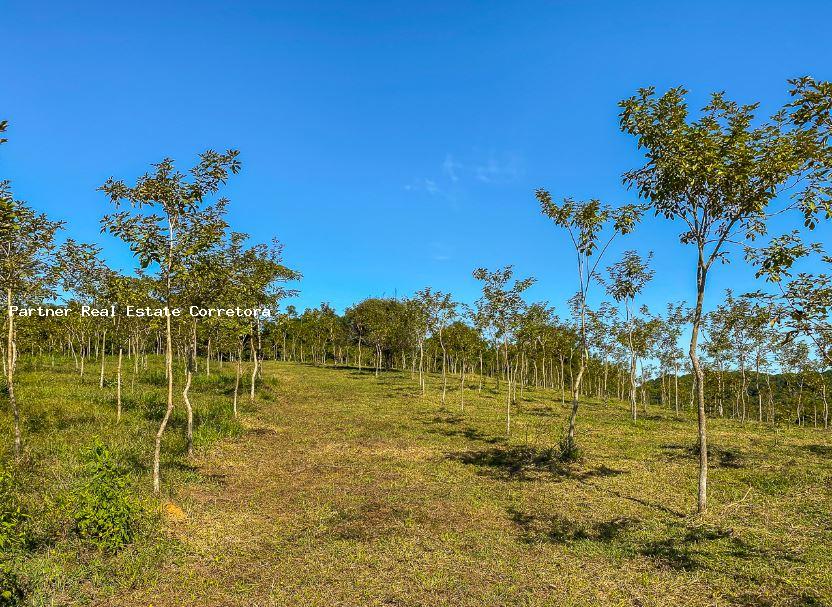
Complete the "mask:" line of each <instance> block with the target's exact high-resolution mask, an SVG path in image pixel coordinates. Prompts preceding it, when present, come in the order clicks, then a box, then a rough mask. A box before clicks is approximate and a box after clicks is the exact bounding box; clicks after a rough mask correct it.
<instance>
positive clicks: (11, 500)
mask: <svg viewBox="0 0 832 607" xmlns="http://www.w3.org/2000/svg"><path fill="white" fill-rule="evenodd" d="M19 495H20V491H19V487H18V484H17V482H16V480H15V477H14V475H13V474H12V472H11V471H10V470H8V469H4V468H0V553H7V552H10V551H13V550H16V549H18V548H20V547H21V546H23V545H24V544H25V543H26V540H27V523H28V520H29V516H28V514H27V513H26V512H25V510H24V508H23V506H22V505H21V503H20V498H19Z"/></svg>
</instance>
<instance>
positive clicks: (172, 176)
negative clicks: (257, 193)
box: [100, 150, 240, 493]
mask: <svg viewBox="0 0 832 607" xmlns="http://www.w3.org/2000/svg"><path fill="white" fill-rule="evenodd" d="M238 155H239V153H238V152H237V151H236V150H229V151H227V152H225V153H222V154H221V153H217V152H215V151H213V150H208V151H207V152H204V153H202V154H201V155H200V158H199V162H198V163H197V165H196V166H195V167H194V168H192V169H191V170H190V178H189V177H188V176H187V175H185V174H183V173H181V172H179V171H177V170H176V168H175V167H174V163H173V160H171V159H170V158H166V159H165V160H163V161H161V162H159V163H157V164H155V165H153V167H154V170H153V172H151V173H146V174H145V175H143V176H142V177H140V178H139V179H138V181H137V182H136V184H135V185H134V186H127V185H126V184H125V183H124V181H120V180H118V181H117V180H115V179H113V178H112V177H111V178H109V179H108V180H107V181H106V182H105V183H104V185H103V186H101V188H100V189H101V190H102V191H103V192H104V193H105V194H106V195H107V198H109V200H110V202H111V203H112V204H113V205H114V206H115V207H116V209H120V208H121V205H122V204H123V203H124V202H127V203H129V204H130V206H131V209H130V210H124V211H121V210H117V211H116V212H115V213H112V214H109V215H106V216H105V217H104V218H103V219H102V230H106V231H109V232H110V233H111V234H113V235H115V236H117V237H118V238H120V239H121V240H123V241H124V242H126V243H127V244H128V245H129V246H130V250H131V251H132V252H133V254H134V255H136V256H137V257H138V259H139V263H140V264H141V268H142V269H143V270H147V269H148V268H150V267H151V266H154V267H155V268H156V270H157V282H158V288H159V291H160V296H161V297H160V299H161V300H162V302H163V303H164V304H165V306H166V308H167V313H166V316H165V371H166V374H167V408H166V409H165V415H164V417H163V418H162V421H161V423H160V424H159V430H158V431H157V433H156V438H155V446H154V451H153V491H154V492H155V493H159V490H160V488H161V485H160V475H159V466H160V462H161V446H162V437H163V436H164V432H165V428H166V427H167V424H168V420H169V419H170V416H171V413H172V412H173V406H174V403H173V383H174V382H173V380H174V378H173V330H172V320H171V319H172V307H173V301H174V295H175V292H176V289H178V288H180V286H181V285H180V284H179V277H180V275H181V274H182V272H183V263H184V260H185V259H186V257H187V255H188V254H189V251H188V250H187V248H185V247H183V242H186V241H187V239H185V240H183V238H182V234H181V231H182V227H183V224H185V223H186V222H187V221H188V218H189V216H192V215H194V214H196V213H197V212H198V211H199V210H200V208H201V207H202V205H203V203H204V201H205V199H206V198H207V197H208V196H210V195H213V194H214V193H216V192H217V191H218V190H219V188H220V187H221V186H222V185H223V184H225V182H226V181H227V180H228V177H229V175H231V174H236V173H237V172H239V170H240V162H239V160H238V158H237V156H238ZM155 211H158V213H157V212H155Z"/></svg>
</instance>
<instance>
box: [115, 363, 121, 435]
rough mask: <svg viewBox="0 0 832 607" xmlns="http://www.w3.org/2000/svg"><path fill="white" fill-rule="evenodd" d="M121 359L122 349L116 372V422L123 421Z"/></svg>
mask: <svg viewBox="0 0 832 607" xmlns="http://www.w3.org/2000/svg"><path fill="white" fill-rule="evenodd" d="M121 359H122V349H121V348H119V349H118V368H117V370H116V422H120V421H121Z"/></svg>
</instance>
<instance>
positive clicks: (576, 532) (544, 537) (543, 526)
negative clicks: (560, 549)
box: [508, 508, 638, 544]
mask: <svg viewBox="0 0 832 607" xmlns="http://www.w3.org/2000/svg"><path fill="white" fill-rule="evenodd" d="M508 515H509V518H510V519H511V521H512V522H513V523H514V525H515V526H516V527H517V530H518V532H519V535H518V541H520V542H521V543H523V544H541V543H553V544H567V543H570V542H574V541H580V540H588V541H593V542H612V541H614V540H616V539H617V538H618V537H619V536H620V535H621V534H622V533H623V532H625V531H626V530H627V529H629V528H631V527H632V526H633V525H635V524H636V523H637V522H638V521H637V520H636V519H632V518H628V517H618V518H613V519H610V520H608V521H599V522H594V523H589V524H582V523H579V522H577V521H571V520H569V519H567V518H566V517H563V516H561V515H559V514H545V515H540V514H533V513H531V514H530V513H524V512H521V511H519V510H517V509H516V508H509V509H508Z"/></svg>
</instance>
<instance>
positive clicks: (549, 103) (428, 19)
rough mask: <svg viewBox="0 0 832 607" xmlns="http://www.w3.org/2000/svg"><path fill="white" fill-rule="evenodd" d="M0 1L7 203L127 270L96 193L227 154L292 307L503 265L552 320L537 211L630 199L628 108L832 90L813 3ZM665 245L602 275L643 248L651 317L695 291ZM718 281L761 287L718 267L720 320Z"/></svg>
mask: <svg viewBox="0 0 832 607" xmlns="http://www.w3.org/2000/svg"><path fill="white" fill-rule="evenodd" d="M0 6H2V13H1V14H2V17H0V18H2V22H3V30H4V31H3V36H2V37H0V55H1V56H2V57H3V75H2V79H0V117H2V118H5V119H8V120H9V122H10V125H11V127H10V131H9V139H10V142H9V143H8V144H7V145H5V146H3V148H2V150H1V151H2V153H0V175H2V176H3V177H4V178H9V179H11V180H12V181H13V185H14V189H15V192H16V194H17V196H18V197H20V198H23V199H25V200H27V201H28V202H29V203H30V204H32V205H33V206H35V207H36V208H38V209H40V210H43V211H46V212H48V213H49V214H50V215H52V216H54V217H55V218H60V219H65V220H67V221H68V223H69V233H70V234H71V235H72V236H74V237H76V238H79V239H84V240H88V241H96V242H100V243H102V244H104V245H105V246H106V248H107V254H108V259H109V260H110V261H111V262H112V263H113V264H114V265H117V266H120V267H129V265H130V264H131V263H132V262H131V259H130V255H129V252H127V251H126V249H125V248H124V247H123V246H121V245H120V243H117V242H116V241H113V240H110V239H109V238H108V237H105V236H101V235H100V234H99V224H98V220H99V218H100V216H101V215H102V214H103V213H105V212H106V211H107V210H108V205H107V202H106V201H105V199H104V197H103V195H102V194H101V193H98V192H96V187H97V186H99V185H100V184H102V183H103V182H104V180H105V179H106V178H107V177H109V176H111V175H113V176H116V177H119V178H125V179H128V180H133V179H135V177H137V176H138V175H139V174H141V173H142V172H144V171H145V170H146V169H147V168H148V165H149V164H150V163H151V162H155V161H158V160H160V159H162V158H164V157H166V156H170V157H173V158H175V159H176V160H177V162H178V163H179V165H180V166H181V167H182V168H187V167H188V166H190V164H191V163H192V162H193V161H194V159H195V157H196V154H197V153H198V152H199V151H201V150H204V149H206V148H216V149H225V148H229V147H235V148H239V149H240V150H241V157H242V161H243V171H242V173H241V174H240V175H239V176H237V177H235V178H234V179H233V181H232V182H231V183H230V184H229V186H228V187H227V188H226V190H225V192H224V193H225V194H226V195H227V196H229V197H230V198H231V201H232V204H231V223H232V225H233V226H234V227H235V229H238V230H242V231H246V232H249V233H251V234H252V236H253V238H255V239H257V240H266V239H269V238H271V237H272V236H277V237H278V238H280V240H281V241H283V242H284V243H285V244H286V250H285V253H286V262H287V264H288V265H290V266H292V267H294V268H296V269H298V270H300V271H301V272H302V273H303V274H304V279H303V281H302V282H301V283H300V288H301V290H302V294H301V296H300V297H299V299H298V300H297V301H296V302H295V303H296V304H297V305H299V306H301V307H303V306H307V305H317V304H318V303H319V302H321V301H328V302H331V303H332V304H333V305H334V306H335V307H336V308H339V309H343V308H344V307H345V306H347V305H349V304H350V303H352V302H354V301H356V300H359V299H361V298H364V297H366V296H371V295H405V294H410V293H412V292H413V291H414V290H416V289H419V288H421V287H423V286H425V285H431V286H433V287H435V288H439V289H442V290H449V291H451V292H453V293H454V294H455V295H456V296H457V297H458V298H459V299H462V300H465V301H472V300H473V299H475V298H476V296H477V292H478V284H477V283H476V281H475V280H474V279H473V278H472V277H471V272H472V270H473V269H474V268H476V267H478V266H487V267H492V268H493V267H497V266H501V265H504V264H509V263H511V264H514V265H515V268H516V270H517V272H518V274H520V275H523V276H526V275H533V276H535V277H537V279H538V283H537V284H536V285H535V286H534V287H533V288H532V289H531V290H530V298H531V299H535V300H541V299H546V300H549V301H551V302H552V303H554V304H556V307H557V308H558V309H559V311H560V312H561V313H564V312H565V306H564V305H563V303H562V302H563V301H565V299H566V298H568V297H569V295H571V294H572V293H573V292H574V290H575V283H574V281H575V277H574V263H573V257H572V251H571V249H570V244H569V242H568V240H567V239H566V238H565V235H564V234H563V233H561V232H559V231H558V230H557V229H556V228H555V227H554V226H552V225H551V224H550V222H549V221H548V220H547V219H545V218H544V217H542V216H541V215H540V213H539V210H538V207H537V203H536V201H535V199H534V195H533V193H534V190H535V188H537V187H541V186H542V187H547V188H549V189H550V190H551V191H552V193H553V194H554V195H556V196H558V197H560V196H564V195H573V196H575V197H578V198H589V197H598V198H601V199H602V200H605V201H608V202H610V203H613V204H618V203H622V202H629V201H632V200H633V196H632V194H630V193H628V192H627V191H626V190H625V189H624V188H623V187H622V185H621V174H622V172H624V171H625V170H627V169H630V168H633V167H635V166H637V165H638V164H639V162H640V157H639V154H638V152H637V150H636V148H635V144H634V141H633V140H632V139H631V138H630V137H628V136H626V135H623V134H621V133H619V131H618V125H617V106H616V104H617V102H618V101H619V100H620V99H622V98H624V97H627V96H629V95H631V94H633V93H634V92H635V91H636V89H637V88H638V87H641V86H647V85H655V86H656V87H657V88H658V89H660V90H664V89H666V88H667V87H670V86H673V85H677V84H683V85H685V86H686V87H687V88H689V89H690V90H691V95H690V101H691V105H693V106H695V107H699V106H701V105H703V104H704V102H705V101H706V99H707V96H708V94H709V93H710V92H712V91H715V90H726V91H727V92H728V94H729V96H731V97H733V98H735V99H737V100H739V101H742V102H750V101H761V102H762V104H763V111H765V112H770V111H773V110H774V109H775V108H776V107H778V106H779V105H781V104H782V103H784V102H785V101H786V98H787V85H786V79H787V78H789V77H794V76H798V75H802V74H810V75H813V76H814V77H816V78H820V79H830V78H832V50H830V46H829V44H828V24H829V23H830V18H832V5H830V4H828V3H826V2H802V3H800V4H799V11H798V5H797V4H794V3H790V4H785V3H776V2H765V1H757V2H724V1H722V2H719V3H717V2H690V3H682V2H678V3H671V2H626V3H625V2H531V1H530V2H447V1H446V2H431V1H426V2H419V3H411V2H408V3H405V2H361V1H353V2H295V3H282V2H263V3H258V2H235V3H231V2H227V3H216V2H199V3H197V2H176V1H172V0H169V1H168V2H163V3H162V2H155V1H144V2H131V3H127V2H124V3H121V2H106V3H105V2H80V3H66V2H41V3H32V2H2V3H0ZM798 12H799V14H796V13H798ZM782 227H785V226H782ZM678 229H679V228H678V226H676V225H673V224H670V223H668V222H666V221H662V220H651V221H649V222H646V223H645V224H644V225H643V226H642V227H641V228H640V229H639V231H638V232H637V234H636V235H634V236H631V237H628V238H626V239H623V240H622V241H621V242H620V243H619V245H618V246H617V248H616V249H615V250H614V251H613V256H612V257H610V259H609V262H610V263H611V262H612V261H614V260H615V259H614V258H615V256H616V255H617V254H618V253H620V251H621V250H623V249H624V248H636V249H639V250H641V251H643V252H646V251H647V250H653V251H655V254H656V259H655V267H656V271H657V273H656V278H655V280H654V282H653V283H652V284H651V285H650V287H649V288H648V290H647V292H646V293H645V295H644V301H645V302H647V303H649V304H651V305H652V306H654V307H663V305H664V302H666V301H668V300H677V299H682V298H688V299H690V297H691V295H692V293H693V279H694V274H693V264H694V257H693V251H692V250H691V249H690V248H689V247H684V246H682V245H680V244H678V240H677V233H678ZM824 233H825V234H828V230H824V231H823V232H821V234H820V235H819V236H823V235H824ZM726 286H732V287H733V288H735V289H736V290H739V291H742V290H747V289H752V288H754V282H753V277H752V273H751V272H750V271H749V270H748V268H746V267H744V265H743V264H742V263H734V264H732V265H730V266H727V267H722V268H719V269H718V270H717V272H716V273H715V274H714V275H713V283H712V285H711V302H710V303H711V304H713V303H714V302H716V301H717V300H718V299H719V295H720V291H721V289H723V288H725V287H726Z"/></svg>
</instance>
